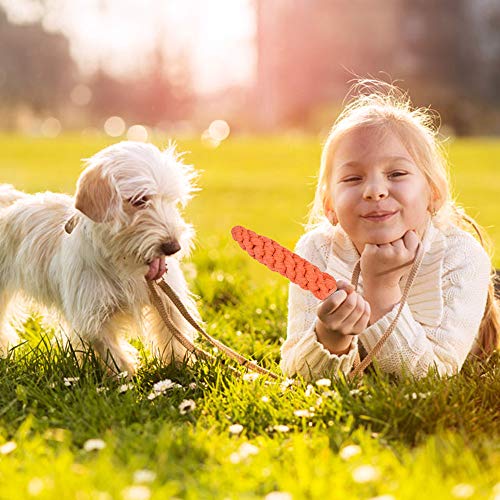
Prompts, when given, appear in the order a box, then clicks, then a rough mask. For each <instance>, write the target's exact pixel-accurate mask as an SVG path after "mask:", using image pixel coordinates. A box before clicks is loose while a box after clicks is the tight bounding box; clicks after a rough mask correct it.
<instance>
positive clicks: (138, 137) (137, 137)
mask: <svg viewBox="0 0 500 500" xmlns="http://www.w3.org/2000/svg"><path fill="white" fill-rule="evenodd" d="M148 137H149V133H148V129H147V128H146V127H145V126H144V125H132V126H131V127H130V128H129V129H128V131H127V139H128V140H129V141H140V142H146V141H147V140H148Z"/></svg>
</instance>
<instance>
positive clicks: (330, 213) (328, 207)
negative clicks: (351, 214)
mask: <svg viewBox="0 0 500 500" xmlns="http://www.w3.org/2000/svg"><path fill="white" fill-rule="evenodd" d="M323 211H324V213H325V215H326V218H327V219H328V220H329V221H330V224H333V225H334V226H335V225H336V224H337V223H338V222H339V221H338V219H337V215H336V214H335V210H334V209H333V206H332V202H331V200H329V199H327V200H324V202H323Z"/></svg>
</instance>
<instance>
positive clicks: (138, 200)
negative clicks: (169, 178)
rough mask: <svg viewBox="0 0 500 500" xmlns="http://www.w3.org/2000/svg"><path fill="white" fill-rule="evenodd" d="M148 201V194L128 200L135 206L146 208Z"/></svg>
mask: <svg viewBox="0 0 500 500" xmlns="http://www.w3.org/2000/svg"><path fill="white" fill-rule="evenodd" d="M148 201H149V197H148V196H141V197H140V198H130V199H129V200H128V202H129V203H130V204H131V205H132V206H133V207H135V208H144V207H145V206H146V203H147V202H148Z"/></svg>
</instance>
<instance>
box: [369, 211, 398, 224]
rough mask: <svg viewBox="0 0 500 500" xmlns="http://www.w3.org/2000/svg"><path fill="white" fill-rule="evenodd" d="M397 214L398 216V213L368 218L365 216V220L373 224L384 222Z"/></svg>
mask: <svg viewBox="0 0 500 500" xmlns="http://www.w3.org/2000/svg"><path fill="white" fill-rule="evenodd" d="M395 214H396V212H389V213H386V214H380V215H366V216H363V219H366V220H369V221H371V222H384V221H386V220H389V219H390V218H391V217H392V216H394V215H395Z"/></svg>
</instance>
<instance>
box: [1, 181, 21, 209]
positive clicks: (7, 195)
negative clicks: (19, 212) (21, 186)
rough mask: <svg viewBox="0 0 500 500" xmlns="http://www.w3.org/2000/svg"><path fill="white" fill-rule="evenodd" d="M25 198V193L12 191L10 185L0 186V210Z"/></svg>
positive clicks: (12, 188)
mask: <svg viewBox="0 0 500 500" xmlns="http://www.w3.org/2000/svg"><path fill="white" fill-rule="evenodd" d="M26 196H28V195H27V194H26V193H23V192H22V191H18V190H17V189H14V187H13V186H11V185H10V184H0V208H5V207H8V206H9V205H12V204H13V203H14V202H15V201H17V200H20V199H22V198H26Z"/></svg>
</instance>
